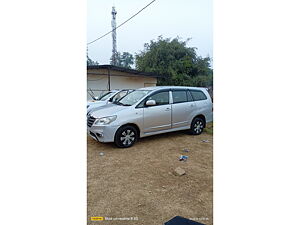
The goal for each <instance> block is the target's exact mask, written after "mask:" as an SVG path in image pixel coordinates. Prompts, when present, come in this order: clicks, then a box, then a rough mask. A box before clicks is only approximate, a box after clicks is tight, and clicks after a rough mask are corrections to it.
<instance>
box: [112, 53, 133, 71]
mask: <svg viewBox="0 0 300 225" xmlns="http://www.w3.org/2000/svg"><path fill="white" fill-rule="evenodd" d="M116 59H117V60H116V61H117V62H116V65H115V66H120V67H125V68H129V69H130V68H131V65H133V63H134V57H133V55H132V54H130V53H129V52H123V53H122V54H121V53H120V52H117V55H116ZM111 63H112V62H111Z"/></svg>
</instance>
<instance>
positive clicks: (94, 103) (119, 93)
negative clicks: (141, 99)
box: [87, 89, 133, 113]
mask: <svg viewBox="0 0 300 225" xmlns="http://www.w3.org/2000/svg"><path fill="white" fill-rule="evenodd" d="M131 91H133V90H131V89H123V90H112V91H109V92H107V93H106V94H104V95H102V96H101V97H100V98H99V99H97V100H91V101H88V102H87V113H89V112H91V111H92V110H94V109H96V108H98V107H101V106H104V105H107V104H110V103H113V102H117V101H118V100H120V99H121V98H123V97H124V96H125V95H127V94H128V93H130V92H131Z"/></svg>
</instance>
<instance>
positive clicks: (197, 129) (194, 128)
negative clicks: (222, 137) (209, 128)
mask: <svg viewBox="0 0 300 225" xmlns="http://www.w3.org/2000/svg"><path fill="white" fill-rule="evenodd" d="M204 127H205V122H204V120H203V119H202V118H200V117H196V118H194V119H193V122H192V124H191V129H190V133H191V134H194V135H199V134H201V133H202V132H203V130H204Z"/></svg>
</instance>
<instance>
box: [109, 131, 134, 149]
mask: <svg viewBox="0 0 300 225" xmlns="http://www.w3.org/2000/svg"><path fill="white" fill-rule="evenodd" d="M137 139H138V132H137V130H136V128H135V127H133V126H124V127H121V128H119V129H118V130H117V132H116V135H115V144H116V146H117V147H119V148H129V147H131V146H133V145H134V143H135V142H136V141H137Z"/></svg>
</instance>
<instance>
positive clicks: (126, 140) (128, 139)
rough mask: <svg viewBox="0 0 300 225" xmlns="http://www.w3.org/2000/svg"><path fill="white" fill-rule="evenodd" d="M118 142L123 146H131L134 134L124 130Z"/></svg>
mask: <svg viewBox="0 0 300 225" xmlns="http://www.w3.org/2000/svg"><path fill="white" fill-rule="evenodd" d="M120 140H121V142H122V144H123V145H124V146H127V145H131V144H132V143H133V142H134V140H135V133H134V132H133V131H132V130H125V131H124V132H123V133H122V135H121V137H120Z"/></svg>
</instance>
